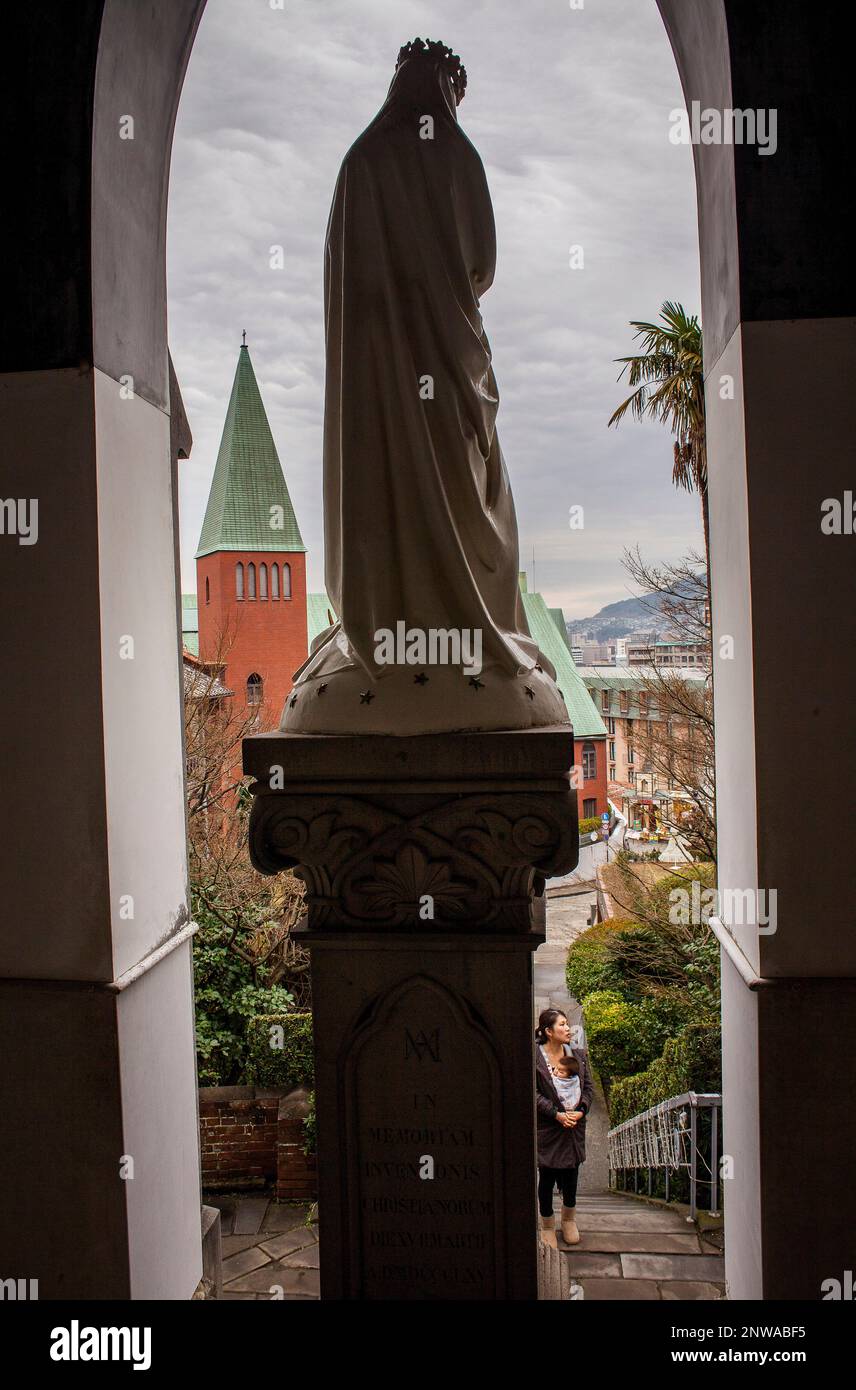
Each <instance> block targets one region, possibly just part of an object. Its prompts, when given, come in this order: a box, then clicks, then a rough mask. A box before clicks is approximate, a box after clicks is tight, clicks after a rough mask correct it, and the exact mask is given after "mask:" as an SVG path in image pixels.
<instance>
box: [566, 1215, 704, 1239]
mask: <svg viewBox="0 0 856 1390" xmlns="http://www.w3.org/2000/svg"><path fill="white" fill-rule="evenodd" d="M580 1219H582V1213H580ZM588 1224H589V1228H590V1229H595V1228H596V1229H597V1230H598V1231H675V1232H678V1231H681V1232H683V1233H684V1234H686V1233H687V1232H688V1231H689V1232H690V1233H692V1232H693V1229H694V1228H693V1225H692V1223H691V1222H689V1221H685V1220H684V1218H683V1217H682V1216H673V1215H672V1214H671V1212H659V1211H651V1212H648V1211H614V1212H613V1211H605V1212H600V1211H599V1212H597V1213H593V1214H592V1216H591V1217H590V1218H588Z"/></svg>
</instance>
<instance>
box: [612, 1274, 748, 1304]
mask: <svg viewBox="0 0 856 1390" xmlns="http://www.w3.org/2000/svg"><path fill="white" fill-rule="evenodd" d="M623 1282H624V1283H629V1282H630V1280H627V1279H625V1280H624V1281H623ZM633 1282H634V1283H637V1282H638V1281H637V1280H635V1279H634V1280H633ZM659 1288H660V1297H661V1298H663V1299H674V1300H680V1301H681V1302H688V1303H689V1302H692V1301H696V1302H700V1301H702V1300H705V1301H707V1300H710V1301H716V1300H722V1299H724V1298H725V1284H711V1283H703V1282H702V1283H700V1282H698V1281H697V1280H695V1279H693V1280H689V1279H686V1280H682V1279H674V1280H671V1281H669V1282H666V1283H663V1284H660V1285H659Z"/></svg>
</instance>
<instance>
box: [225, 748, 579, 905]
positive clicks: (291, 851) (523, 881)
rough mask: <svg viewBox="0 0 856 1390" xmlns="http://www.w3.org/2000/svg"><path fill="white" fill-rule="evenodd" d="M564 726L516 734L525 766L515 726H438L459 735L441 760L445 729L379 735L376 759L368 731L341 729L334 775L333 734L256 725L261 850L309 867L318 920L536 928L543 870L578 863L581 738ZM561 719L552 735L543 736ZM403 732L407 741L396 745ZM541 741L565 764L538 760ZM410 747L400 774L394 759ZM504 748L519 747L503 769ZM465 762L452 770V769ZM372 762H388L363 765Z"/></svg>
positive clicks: (303, 871) (264, 863)
mask: <svg viewBox="0 0 856 1390" xmlns="http://www.w3.org/2000/svg"><path fill="white" fill-rule="evenodd" d="M562 732H563V735H564V737H562V738H561V739H560V740H559V739H557V738H556V735H555V733H554V732H553V731H542V730H534V731H526V732H524V733H521V734H519V735H517V738H518V739H521V740H526V741H527V743H528V744H529V746H530V752H531V755H532V758H531V760H530V768H531V774H532V775H529V776H526V775H523V774H522V773H521V772H520V770H519V768H520V767H521V766H522V765H524V764H525V759H520V758H519V754H520V752H521V748H520V745H519V744H518V745H517V746H516V748H514V749H512V748H511V746H510V745H509V744H508V743H507V742H504V740H507V739H508V737H509V736H508V735H490V734H477V735H471V734H469V735H446V736H439V737H443V738H445V739H448V741H449V742H450V744H451V745H452V746H451V747H450V748H449V749H448V750H447V752H446V754H445V756H443V757H441V758H440V759H439V763H438V760H437V757H436V754H437V751H438V744H437V742H436V740H435V741H434V743H433V746H432V747H429V746H428V742H427V741H426V743H425V746H424V747H423V748H422V749H421V750H420V748H419V745H420V743H422V742H423V740H420V739H402V740H396V739H383V740H381V742H382V743H383V744H385V745H386V747H384V748H383V749H381V750H378V753H379V758H378V759H377V760H376V761H375V762H374V763H373V764H371V760H370V758H369V759H368V760H367V757H366V754H367V750H366V749H365V746H364V745H365V744H366V743H370V742H371V740H370V739H354V740H347V741H346V740H341V741H340V742H341V743H342V744H343V745H346V744H347V743H350V744H352V745H353V746H352V747H351V749H350V750H348V749H347V747H343V748H342V749H341V750H340V751H341V752H342V753H343V754H345V753H347V752H348V751H350V752H351V754H352V757H351V758H350V759H348V758H343V761H342V763H340V766H339V771H338V776H335V775H333V776H331V769H330V768H329V763H330V754H331V750H330V748H329V746H327V747H323V748H322V747H321V746H320V745H321V744H327V745H329V740H324V739H317V738H316V739H312V738H311V736H306V735H302V736H301V735H284V734H276V735H261V736H256V738H254V739H249V740H247V741H246V743H245V769H246V770H247V771H248V772H252V773H255V774H256V776H257V777H258V775H259V772H260V771H262V770H264V771H265V772H266V774H267V775H266V777H265V780H264V781H262V780H261V779H259V780H258V781H257V782H256V783H255V785H254V786H253V788H252V791H253V796H254V801H253V809H252V814H251V818H250V837H249V838H250V854H251V857H252V860H253V863H254V864H255V866H256V868H258V869H259V870H261V872H262V873H268V874H275V873H278V872H281V871H282V870H283V869H294V870H295V872H296V873H297V874H298V875H299V877H301V878H302V879H303V881H304V883H305V884H306V899H307V912H308V922H307V925H308V927H309V929H310V930H312V929H313V928H314V929H323V928H326V929H328V930H329V929H335V928H343V929H346V930H347V929H354V928H362V929H364V930H366V929H371V930H373V931H377V930H379V929H380V930H383V929H389V930H396V929H398V930H403V929H406V930H409V931H413V930H414V929H419V930H423V929H424V930H425V931H426V932H430V931H432V930H437V929H441V930H443V931H448V930H449V929H458V930H462V929H466V930H468V931H471V930H477V931H497V932H503V931H505V932H508V931H514V932H528V931H531V930H532V928H533V923H534V920H535V909H534V904H535V900H536V899H537V898H538V897H540V895H541V894H542V893H543V889H544V880H545V878H546V876H547V875H550V874H561V873H567V872H569V871H570V870H571V869H573V868H574V867H575V865H576V863H577V858H578V832H577V809H576V792H574V791H573V790H572V789H571V787H570V783H569V779H568V774H567V768H569V767H570V764H571V761H572V752H573V740H572V736H571V737H570V741H569V739H568V736H567V732H566V731H562ZM551 733H552V738H553V742H552V745H551V747H544V746H539V745H538V744H536V743H534V740H536V739H538V738H539V737H541V738H544V737H546V738H549V737H550V735H551ZM295 739H298V740H300V744H299V745H298V747H297V748H295V747H294V746H293V745H294V740H295ZM491 739H493V740H497V739H498V740H499V743H498V744H496V743H494V745H493V753H494V758H493V762H494V766H495V768H496V772H495V774H494V775H488V774H489V773H490V771H491V769H490V768H489V767H488V766H486V765H485V758H484V755H485V754H486V752H488V748H487V746H486V744H485V743H484V742H482V741H483V740H491ZM263 740H267V743H266V744H265V745H264V754H263V756H261V757H260V756H259V755H260V751H261V750H260V747H259V745H260V744H262V741H263ZM337 742H339V741H337ZM399 743H400V744H402V745H408V748H407V749H403V748H399V749H395V748H390V746H389V745H391V744H399ZM312 744H315V745H319V746H317V747H316V749H314V750H313V748H312ZM474 744H475V747H473V745H474ZM248 745H252V746H251V747H250V748H249V751H248ZM307 745H308V746H307ZM413 745H416V747H415V748H414V747H413ZM536 750H537V752H538V754H539V755H540V758H541V760H542V761H544V758H545V755H546V754H548V753H552V755H553V756H552V760H551V761H552V762H553V764H554V769H555V767H556V766H558V767H559V768H561V766H562V763H563V762H565V758H566V757H567V763H566V764H565V768H564V769H563V770H562V771H557V770H548V769H547V768H546V767H544V768H539V766H538V762H539V759H538V758H537V757H535V753H536ZM313 751H314V752H316V753H317V758H316V759H314V762H315V767H314V772H315V776H312V775H311V770H312V768H311V765H312V762H313V758H312V754H313ZM420 751H421V752H423V753H424V754H425V755H426V757H425V759H424V760H423V774H427V775H422V776H419V767H418V754H419V752H420ZM402 752H404V753H406V755H407V756H405V758H404V765H403V766H402V765H401V764H398V771H399V775H398V776H397V777H396V776H395V771H396V762H395V761H393V762H391V763H390V762H389V759H390V757H392V758H393V759H396V755H397V754H401V753H402ZM503 752H505V753H509V752H514V753H516V754H517V755H518V759H517V761H515V758H514V757H512V758H511V759H510V762H511V765H512V772H511V774H510V775H508V774H507V773H506V776H505V777H503V775H502V771H503V770H502V767H501V766H500V765H499V761H500V760H499V755H500V754H501V753H503ZM456 753H457V755H458V756H457V758H456ZM467 754H469V756H467ZM476 754H477V756H474V755H476ZM295 755H296V756H295ZM414 755H416V756H417V763H416V764H414V761H413V759H414ZM349 761H350V763H351V769H352V775H350V776H349V775H348V767H347V765H346V764H347V762H349ZM548 761H549V760H548ZM456 763H457V774H458V775H457V776H456V777H452V776H445V775H443V774H444V768H445V767H446V766H447V765H448V767H449V768H450V769H451V768H452V767H453V766H454V765H455V764H456ZM369 766H371V770H373V771H375V772H377V773H379V774H380V775H379V776H375V777H366V775H365V772H366V771H367V770H368V768H369ZM285 768H288V769H289V771H288V774H287V775H286V774H285V773H284V769H285ZM272 769H273V771H272ZM277 769H280V770H283V775H282V776H278V775H277ZM354 774H355V775H354Z"/></svg>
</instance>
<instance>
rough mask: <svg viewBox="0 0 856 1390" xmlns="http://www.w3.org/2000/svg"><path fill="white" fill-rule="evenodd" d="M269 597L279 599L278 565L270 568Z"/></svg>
mask: <svg viewBox="0 0 856 1390" xmlns="http://www.w3.org/2000/svg"><path fill="white" fill-rule="evenodd" d="M270 596H271V598H279V565H271V567H270Z"/></svg>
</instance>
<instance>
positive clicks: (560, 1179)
mask: <svg viewBox="0 0 856 1390" xmlns="http://www.w3.org/2000/svg"><path fill="white" fill-rule="evenodd" d="M535 1042H536V1043H537V1044H538V1045H537V1046H536V1048H535V1101H536V1105H537V1110H538V1209H539V1211H540V1213H541V1239H542V1240H543V1241H544V1242H545V1243H546V1244H547V1245H553V1246H555V1245H556V1218H555V1216H554V1215H553V1189H554V1187H558V1189H559V1191H560V1192H561V1194H562V1237H563V1239H564V1240H565V1241H566V1242H567V1244H568V1245H577V1244H578V1243H579V1239H580V1233H579V1230H578V1229H577V1221H576V1205H577V1176H578V1173H579V1166H580V1164H581V1163H584V1162H585V1156H586V1115H587V1114H588V1111H589V1109H590V1108H591V1102H592V1096H593V1095H594V1083H593V1081H592V1074H591V1067H590V1066H589V1061H588V1057H587V1056H586V1054H585V1052H584V1051H583V1049H582V1048H578V1047H571V1045H570V1044H571V1029H570V1026H569V1024H568V1020H567V1016H566V1015H565V1014H563V1013H562V1011H561V1009H545V1010H544V1012H543V1013H542V1014H541V1017H540V1018H539V1019H538V1028H537V1030H536V1032H535Z"/></svg>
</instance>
